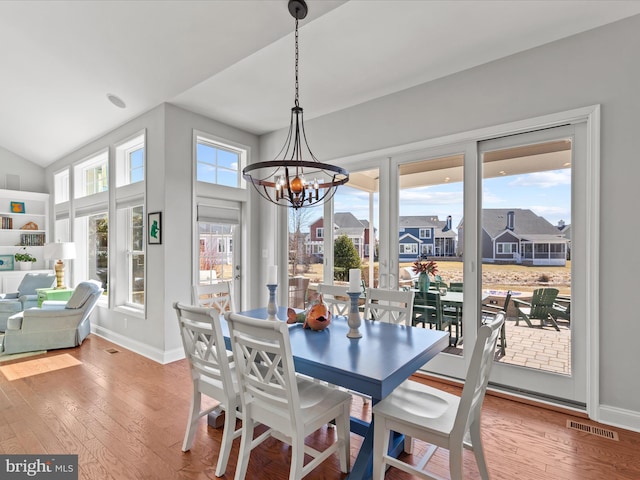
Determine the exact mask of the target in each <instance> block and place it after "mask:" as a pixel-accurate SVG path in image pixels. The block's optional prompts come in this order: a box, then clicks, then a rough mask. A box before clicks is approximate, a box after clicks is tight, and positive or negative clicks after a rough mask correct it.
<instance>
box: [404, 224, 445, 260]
mask: <svg viewBox="0 0 640 480" xmlns="http://www.w3.org/2000/svg"><path fill="white" fill-rule="evenodd" d="M398 226H399V240H398V261H400V262H407V261H414V260H415V259H416V258H417V257H418V256H420V257H452V256H455V254H456V232H455V230H453V229H452V228H451V216H448V217H447V220H445V221H442V220H440V219H438V217H437V216H429V215H411V216H401V217H400V218H399V221H398Z"/></svg>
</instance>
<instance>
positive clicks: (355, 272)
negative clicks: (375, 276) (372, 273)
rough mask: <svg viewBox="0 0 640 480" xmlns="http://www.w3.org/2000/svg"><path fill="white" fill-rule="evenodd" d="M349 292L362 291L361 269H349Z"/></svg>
mask: <svg viewBox="0 0 640 480" xmlns="http://www.w3.org/2000/svg"><path fill="white" fill-rule="evenodd" d="M349 291H350V292H359V291H360V269H359V268H350V269H349Z"/></svg>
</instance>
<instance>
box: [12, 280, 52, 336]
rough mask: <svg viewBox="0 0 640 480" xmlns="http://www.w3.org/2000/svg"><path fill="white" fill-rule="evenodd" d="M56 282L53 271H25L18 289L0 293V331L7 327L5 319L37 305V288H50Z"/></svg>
mask: <svg viewBox="0 0 640 480" xmlns="http://www.w3.org/2000/svg"><path fill="white" fill-rule="evenodd" d="M55 282H56V276H55V274H54V273H27V274H26V275H25V276H24V277H23V278H22V281H21V282H20V285H18V291H17V292H13V293H0V332H4V331H5V330H6V329H7V320H8V319H9V317H10V316H12V315H15V314H16V313H18V312H21V311H22V310H25V309H27V308H31V307H37V306H38V294H37V292H36V289H38V288H50V287H53V284H54V283H55Z"/></svg>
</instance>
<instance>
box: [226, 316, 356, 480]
mask: <svg viewBox="0 0 640 480" xmlns="http://www.w3.org/2000/svg"><path fill="white" fill-rule="evenodd" d="M227 321H228V323H229V333H230V338H231V346H232V349H233V355H234V358H235V359H236V367H237V375H238V383H239V385H240V392H241V394H240V399H241V404H242V411H243V414H244V419H243V422H242V440H241V441H240V451H239V458H238V466H237V468H236V474H235V480H243V479H244V478H245V475H246V473H247V466H248V464H249V457H250V455H251V450H252V449H253V448H254V447H256V446H257V445H259V444H261V443H262V442H263V441H264V440H266V439H267V438H269V437H270V436H274V437H275V438H278V439H280V440H282V441H285V442H286V443H288V444H289V445H290V446H291V460H290V462H287V463H289V464H290V474H289V479H291V480H298V479H300V478H302V477H304V476H305V475H307V474H308V473H309V472H310V471H311V470H313V469H314V468H316V467H317V466H318V465H319V464H320V463H321V462H323V461H325V460H326V459H328V458H329V457H330V456H331V455H332V454H334V453H335V452H338V456H339V459H340V470H341V471H342V472H344V473H348V472H349V471H350V469H351V467H350V463H351V460H350V435H349V424H350V418H349V415H350V409H351V395H350V394H349V393H347V392H343V391H342V390H339V389H337V388H333V387H329V386H326V385H323V384H321V383H317V382H313V381H311V380H308V379H306V378H302V377H300V376H297V375H296V373H295V369H294V364H293V356H292V353H291V344H290V342H289V326H288V325H287V324H286V323H285V322H266V321H264V320H258V319H255V318H250V317H246V316H244V315H240V314H237V313H230V314H229V315H227ZM332 420H335V423H336V431H337V441H335V442H333V443H332V444H331V445H329V446H328V447H327V448H326V449H325V450H324V451H322V452H320V451H318V450H315V449H313V448H311V447H308V446H306V445H305V443H304V439H305V437H306V436H308V435H310V434H311V433H313V432H315V431H316V430H318V429H319V428H321V427H322V426H324V425H326V424H327V423H329V422H330V421H332ZM258 424H262V425H264V426H265V427H267V430H266V431H264V432H262V433H261V434H260V435H258V436H257V437H256V438H255V439H253V431H254V426H255V425H258ZM252 439H253V440H252ZM305 454H306V455H309V456H311V457H312V458H313V459H312V460H311V461H309V462H308V463H307V464H306V465H305V464H304V458H305Z"/></svg>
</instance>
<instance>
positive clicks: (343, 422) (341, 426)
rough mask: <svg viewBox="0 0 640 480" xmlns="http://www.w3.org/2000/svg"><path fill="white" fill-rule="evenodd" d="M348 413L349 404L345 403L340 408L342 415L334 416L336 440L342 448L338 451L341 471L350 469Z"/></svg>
mask: <svg viewBox="0 0 640 480" xmlns="http://www.w3.org/2000/svg"><path fill="white" fill-rule="evenodd" d="M350 415H351V408H350V406H349V404H345V406H344V407H343V409H342V415H340V416H339V417H338V418H336V431H337V433H338V441H339V442H342V448H340V450H339V451H338V453H339V456H340V471H342V473H349V472H350V471H351V437H350V426H351V425H350V423H351V419H350Z"/></svg>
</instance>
